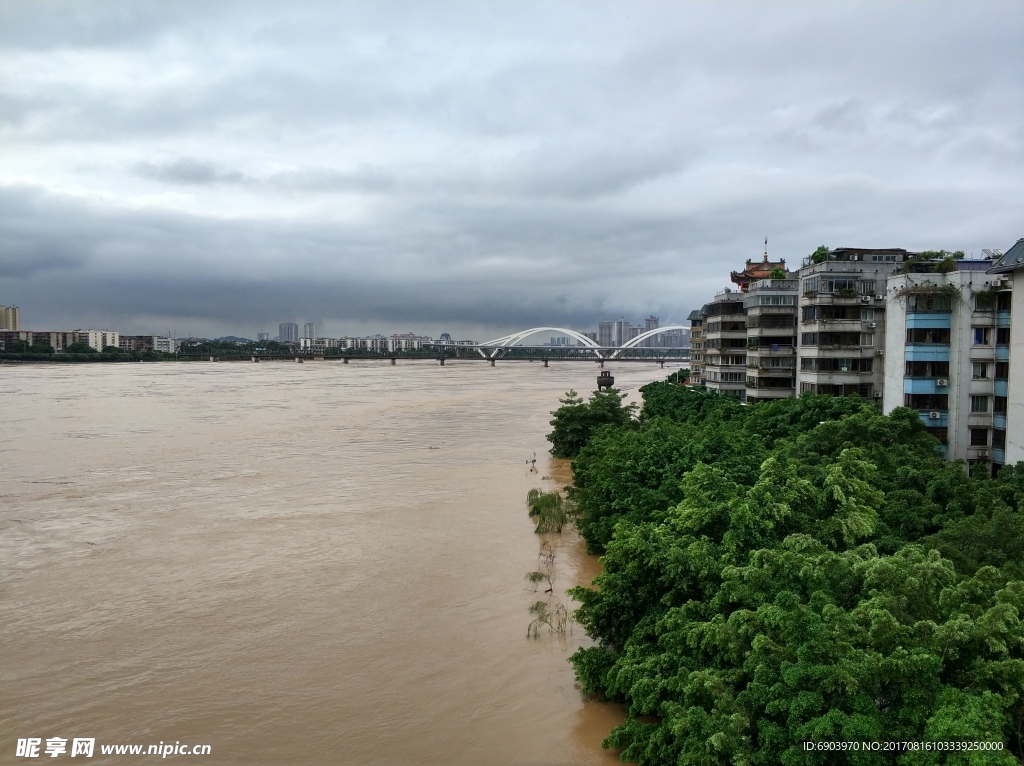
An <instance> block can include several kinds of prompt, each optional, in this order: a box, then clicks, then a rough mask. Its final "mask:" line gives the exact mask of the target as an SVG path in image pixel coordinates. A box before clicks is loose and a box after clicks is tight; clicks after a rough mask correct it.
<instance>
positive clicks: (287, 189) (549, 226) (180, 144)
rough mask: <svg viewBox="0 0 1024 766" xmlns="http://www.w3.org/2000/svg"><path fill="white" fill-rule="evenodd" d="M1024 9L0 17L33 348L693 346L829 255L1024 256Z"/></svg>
mask: <svg viewBox="0 0 1024 766" xmlns="http://www.w3.org/2000/svg"><path fill="white" fill-rule="evenodd" d="M1022 39H1024V3H1022V2H1020V1H1019V0H1015V1H1012V2H1011V1H1010V0H1000V1H999V2H984V1H981V0H973V1H972V2H955V3H954V2H941V1H940V2H934V1H929V2H922V3H913V2H901V3H885V2H880V1H879V2H856V3H842V2H828V3H811V2H793V3H782V2H772V3H763V2H758V3H738V2H710V1H707V2H668V1H662V2H645V3H640V2H602V1H600V0H596V1H595V0H588V1H587V2H550V1H545V2H529V1H528V0H517V1H516V2H487V3H483V2H465V3H461V2H447V1H442V0H437V1H436V2H427V3H424V2H419V1H417V2H387V1H386V0H384V1H381V2H373V3H368V2H364V3H337V2H329V3H328V2H324V3H320V2H297V1H296V0H289V2H283V1H282V2H272V3H261V2H258V0H245V2H228V1H227V0H219V1H212V2H211V1H210V0H203V1H202V2H196V1H195V0H177V1H176V2H173V3H171V2H164V1H161V2H144V1H143V0H132V1H131V2H114V1H112V0H90V2H49V1H48V0H24V1H22V0H2V2H0V303H3V304H5V305H11V304H15V305H18V306H19V307H20V309H21V315H22V327H23V328H27V329H40V330H41V329H73V328H80V327H91V328H109V329H114V330H119V331H121V332H122V333H129V334H157V333H159V334H164V333H166V332H168V331H170V332H173V333H175V334H176V335H179V336H183V335H201V336H207V337H216V336H220V335H229V334H230V335H239V336H243V337H250V338H254V337H255V336H256V333H257V332H258V331H260V330H266V331H268V332H270V333H271V335H272V336H275V335H276V334H277V326H278V324H279V323H281V322H298V323H300V324H302V323H305V322H315V323H316V324H317V333H318V335H323V336H329V337H334V336H343V335H364V334H369V333H377V332H380V333H384V334H390V333H393V332H410V331H411V332H416V333H421V334H426V335H431V336H434V337H437V336H438V335H440V333H442V332H449V333H451V334H452V335H453V336H455V337H458V338H472V339H475V340H478V341H479V340H486V339H489V338H493V337H497V336H500V335H504V334H506V333H510V332H513V331H517V330H522V329H525V328H528V327H535V326H546V325H551V326H557V327H569V328H574V329H578V330H594V329H596V327H597V322H598V321H600V320H602V319H616V318H618V317H619V316H625V317H626V318H627V319H630V320H632V321H633V322H634V323H637V324H642V320H643V318H644V317H646V316H647V315H648V314H652V313H653V314H654V315H657V316H659V317H660V319H661V323H662V325H667V324H677V323H678V324H687V322H686V316H687V315H688V314H689V312H690V310H691V309H693V308H698V307H699V306H700V305H701V304H703V303H704V302H706V301H707V300H709V299H710V298H711V297H712V296H713V295H714V293H715V292H717V291H718V290H720V289H722V288H723V287H725V286H727V285H728V284H729V271H730V270H733V269H737V268H740V267H741V266H742V265H743V263H744V262H745V261H746V260H747V259H754V260H759V259H760V258H761V254H762V250H763V247H764V239H765V237H767V238H768V248H769V254H770V256H771V258H772V259H773V260H774V259H778V258H785V259H786V261H787V263H788V264H790V265H791V266H797V265H799V263H800V261H801V259H802V258H803V257H805V256H806V255H807V254H809V253H810V252H812V251H813V250H814V249H815V248H816V247H817V246H818V245H822V244H825V245H828V246H830V247H840V246H846V247H903V248H907V249H909V250H915V249H947V250H964V251H966V252H967V253H968V254H970V253H974V254H976V255H978V256H979V257H980V256H981V249H982V248H1001V249H1004V250H1005V249H1008V248H1009V247H1010V246H1011V245H1012V244H1013V243H1014V242H1015V241H1016V240H1017V239H1018V238H1019V237H1022V236H1024V172H1022V168H1024V57H1022V55H1021V46H1020V41H1021V40H1022Z"/></svg>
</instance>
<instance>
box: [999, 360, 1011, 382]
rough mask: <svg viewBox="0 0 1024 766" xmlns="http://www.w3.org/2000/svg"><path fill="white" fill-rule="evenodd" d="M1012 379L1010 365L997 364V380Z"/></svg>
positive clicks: (1006, 363) (1004, 363)
mask: <svg viewBox="0 0 1024 766" xmlns="http://www.w3.org/2000/svg"><path fill="white" fill-rule="evenodd" d="M1009 377H1010V363H1009V362H996V380H1006V379H1007V378H1009Z"/></svg>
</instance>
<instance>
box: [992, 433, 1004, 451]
mask: <svg viewBox="0 0 1024 766" xmlns="http://www.w3.org/2000/svg"><path fill="white" fill-rule="evenodd" d="M992 449H1006V431H1003V430H1001V429H998V428H997V429H996V430H995V431H993V432H992Z"/></svg>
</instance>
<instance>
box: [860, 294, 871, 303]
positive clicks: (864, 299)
mask: <svg viewBox="0 0 1024 766" xmlns="http://www.w3.org/2000/svg"><path fill="white" fill-rule="evenodd" d="M860 299H861V301H862V302H863V303H867V302H868V301H869V300H871V296H870V295H862V296H860Z"/></svg>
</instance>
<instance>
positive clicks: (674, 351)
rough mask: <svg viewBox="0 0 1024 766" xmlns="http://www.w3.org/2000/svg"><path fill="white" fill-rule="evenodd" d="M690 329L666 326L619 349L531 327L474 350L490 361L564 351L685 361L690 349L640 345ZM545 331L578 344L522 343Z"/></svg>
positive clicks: (560, 329)
mask: <svg viewBox="0 0 1024 766" xmlns="http://www.w3.org/2000/svg"><path fill="white" fill-rule="evenodd" d="M689 329H690V328H689V327H684V326H682V325H668V326H667V327H659V328H657V329H655V330H648V331H647V332H644V333H641V334H640V335H637V336H636V337H635V338H631V339H630V340H628V341H626V342H625V343H623V344H622V345H621V346H601V345H598V344H597V343H596V342H595V341H593V340H591V339H590V338H588V337H587V336H586V335H584V334H582V333H579V332H576V330H569V329H566V328H565V327H531V328H530V329H529V330H521V331H520V332H516V333H512V334H511V335H505V336H502V337H501V338H495V339H494V340H489V341H487V342H486V343H478V344H477V345H476V346H475V347H474V348H476V350H477V352H478V353H479V354H480V355H481V356H482V357H484V358H485V359H491V360H494V359H501V358H503V357H508V356H510V355H513V354H515V353H516V352H518V353H523V352H526V353H527V354H528V353H529V352H531V351H532V352H535V353H536V352H552V351H566V352H572V353H573V355H574V356H576V357H577V358H581V357H582V358H587V357H589V358H592V359H594V360H595V361H602V362H603V361H606V360H611V359H625V358H630V357H633V358H635V357H637V356H641V355H642V356H644V357H646V358H648V359H659V358H661V359H664V358H666V357H668V356H671V357H672V358H688V357H689V353H690V347H689V346H678V347H665V346H643V345H642V344H643V343H644V341H647V340H649V339H651V338H654V337H656V336H658V335H660V334H662V333H664V332H671V331H672V330H689ZM548 332H551V333H559V334H562V335H567V336H569V337H570V338H572V339H573V340H575V341H577V344H576V345H575V346H551V345H544V346H534V345H528V344H524V343H523V341H525V340H527V339H528V338H530V337H532V336H534V335H539V334H540V333H548Z"/></svg>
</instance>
